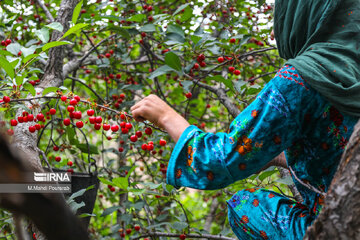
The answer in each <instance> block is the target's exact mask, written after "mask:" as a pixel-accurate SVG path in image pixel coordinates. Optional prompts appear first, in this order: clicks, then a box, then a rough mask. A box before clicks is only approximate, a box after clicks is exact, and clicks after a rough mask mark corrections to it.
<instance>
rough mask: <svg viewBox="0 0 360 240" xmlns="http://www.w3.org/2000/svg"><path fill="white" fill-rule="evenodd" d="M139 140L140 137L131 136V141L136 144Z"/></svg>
mask: <svg viewBox="0 0 360 240" xmlns="http://www.w3.org/2000/svg"><path fill="white" fill-rule="evenodd" d="M137 140H138V137H137V136H136V135H131V137H130V141H132V142H136V141H137Z"/></svg>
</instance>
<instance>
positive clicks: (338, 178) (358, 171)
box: [304, 121, 360, 240]
mask: <svg viewBox="0 0 360 240" xmlns="http://www.w3.org/2000/svg"><path fill="white" fill-rule="evenodd" d="M359 199H360V121H359V122H358V123H357V124H356V126H355V128H354V132H353V134H352V136H351V138H350V141H349V143H348V145H347V148H346V151H345V152H344V154H343V156H342V159H341V162H340V164H339V168H338V170H337V172H336V174H335V177H334V179H333V181H332V183H331V186H330V189H329V191H328V192H327V195H326V197H325V206H324V208H323V210H322V211H321V213H320V215H319V217H318V218H317V219H316V220H315V222H314V224H313V225H312V226H310V227H309V228H308V230H307V232H306V235H305V237H304V239H316V240H321V239H351V240H356V239H360V217H359V216H360V201H359Z"/></svg>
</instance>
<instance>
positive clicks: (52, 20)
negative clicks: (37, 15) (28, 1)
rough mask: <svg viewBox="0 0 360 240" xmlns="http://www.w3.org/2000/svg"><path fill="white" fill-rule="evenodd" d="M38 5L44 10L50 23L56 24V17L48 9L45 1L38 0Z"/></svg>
mask: <svg viewBox="0 0 360 240" xmlns="http://www.w3.org/2000/svg"><path fill="white" fill-rule="evenodd" d="M36 3H37V4H38V5H39V6H40V7H41V8H42V10H43V11H44V13H45V15H46V17H47V18H48V19H49V21H50V22H54V21H55V19H54V17H53V16H52V15H51V13H50V11H49V9H47V7H46V6H45V4H44V3H43V1H42V0H36Z"/></svg>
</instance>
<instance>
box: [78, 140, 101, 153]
mask: <svg viewBox="0 0 360 240" xmlns="http://www.w3.org/2000/svg"><path fill="white" fill-rule="evenodd" d="M76 146H77V147H78V148H79V149H80V151H81V152H83V153H88V152H89V151H88V150H89V149H88V145H87V144H85V143H81V144H77V145H76ZM89 148H90V154H98V153H99V149H98V147H97V146H96V145H93V144H89Z"/></svg>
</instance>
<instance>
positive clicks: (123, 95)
mask: <svg viewBox="0 0 360 240" xmlns="http://www.w3.org/2000/svg"><path fill="white" fill-rule="evenodd" d="M119 97H120V98H122V99H124V98H125V94H124V93H121V94H120V95H119ZM124 118H125V115H124Z"/></svg>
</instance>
